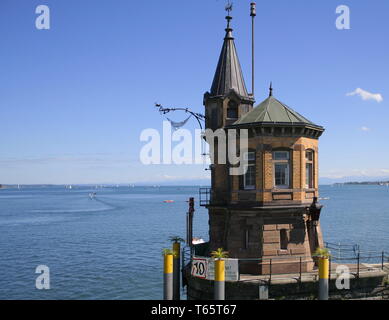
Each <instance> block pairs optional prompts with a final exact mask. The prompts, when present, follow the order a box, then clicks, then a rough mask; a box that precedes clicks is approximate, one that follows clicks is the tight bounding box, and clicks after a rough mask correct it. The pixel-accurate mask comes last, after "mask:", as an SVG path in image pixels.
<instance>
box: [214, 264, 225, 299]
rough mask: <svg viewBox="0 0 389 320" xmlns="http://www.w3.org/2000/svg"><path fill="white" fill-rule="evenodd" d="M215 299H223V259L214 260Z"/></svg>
mask: <svg viewBox="0 0 389 320" xmlns="http://www.w3.org/2000/svg"><path fill="white" fill-rule="evenodd" d="M214 298H215V300H225V261H224V260H221V259H218V260H215V291H214Z"/></svg>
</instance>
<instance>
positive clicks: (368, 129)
mask: <svg viewBox="0 0 389 320" xmlns="http://www.w3.org/2000/svg"><path fill="white" fill-rule="evenodd" d="M361 130H362V131H365V132H368V131H370V130H371V129H370V128H368V127H362V128H361Z"/></svg>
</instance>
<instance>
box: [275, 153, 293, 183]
mask: <svg viewBox="0 0 389 320" xmlns="http://www.w3.org/2000/svg"><path fill="white" fill-rule="evenodd" d="M273 161H274V187H275V188H280V189H288V188H290V152H289V151H274V152H273Z"/></svg>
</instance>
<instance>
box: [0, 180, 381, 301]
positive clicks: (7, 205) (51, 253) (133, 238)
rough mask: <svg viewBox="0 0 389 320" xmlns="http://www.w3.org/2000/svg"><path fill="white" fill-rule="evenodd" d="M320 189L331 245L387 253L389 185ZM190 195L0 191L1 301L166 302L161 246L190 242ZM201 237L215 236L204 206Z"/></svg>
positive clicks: (169, 191)
mask: <svg viewBox="0 0 389 320" xmlns="http://www.w3.org/2000/svg"><path fill="white" fill-rule="evenodd" d="M320 190H321V197H325V198H329V200H323V201H322V204H324V205H325V208H324V209H323V211H322V216H321V223H322V229H323V232H324V237H325V241H329V242H336V243H338V242H341V243H347V244H359V245H360V246H361V248H362V249H364V250H374V251H380V250H384V249H386V250H387V251H388V252H389V233H388V227H389V207H388V206H387V202H388V199H389V188H387V187H379V186H343V187H331V186H322V187H321V189H320ZM90 192H97V197H96V198H95V199H94V200H91V199H90V198H89V197H88V194H89V193H90ZM191 196H193V197H195V198H196V200H197V198H198V188H197V187H161V188H153V187H135V188H129V187H119V188H103V189H94V188H93V189H92V188H88V187H74V188H73V189H71V190H69V189H65V187H49V188H47V187H46V188H43V187H40V188H38V187H34V188H32V187H30V188H27V187H26V188H22V189H20V190H18V189H4V190H0V299H161V298H162V273H161V272H162V256H161V249H162V248H165V247H170V243H169V241H168V238H169V237H170V236H172V235H180V236H182V237H183V238H185V214H186V210H187V203H186V200H187V199H188V198H189V197H191ZM164 200H174V203H164V202H163V201H164ZM194 236H197V237H201V238H203V239H204V240H207V239H208V217H207V211H206V210H205V209H204V208H200V207H198V206H196V212H195V220H194ZM38 265H47V266H49V267H50V277H51V279H50V282H51V289H50V290H37V289H36V288H35V279H36V277H37V276H38V275H37V274H35V268H36V267H37V266H38Z"/></svg>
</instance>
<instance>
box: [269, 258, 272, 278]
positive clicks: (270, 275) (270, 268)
mask: <svg viewBox="0 0 389 320" xmlns="http://www.w3.org/2000/svg"><path fill="white" fill-rule="evenodd" d="M271 261H272V259H270V265H269V269H270V270H269V272H270V278H269V284H270V283H271V272H272V270H271Z"/></svg>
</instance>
